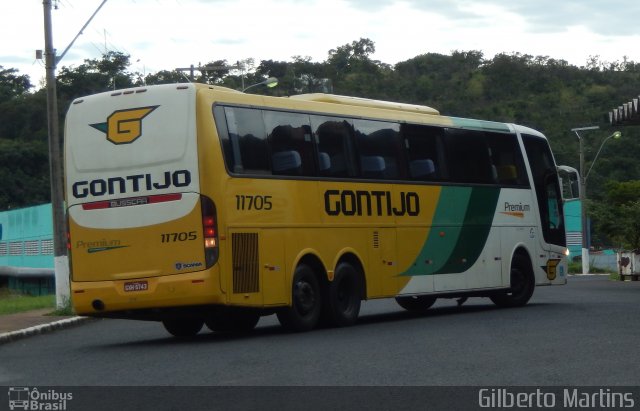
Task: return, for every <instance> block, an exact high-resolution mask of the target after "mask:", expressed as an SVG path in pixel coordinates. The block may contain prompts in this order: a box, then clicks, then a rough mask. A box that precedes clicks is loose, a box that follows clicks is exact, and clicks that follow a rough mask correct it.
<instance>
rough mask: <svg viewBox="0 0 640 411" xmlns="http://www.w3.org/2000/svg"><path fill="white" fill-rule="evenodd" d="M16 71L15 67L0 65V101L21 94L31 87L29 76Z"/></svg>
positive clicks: (2, 101)
mask: <svg viewBox="0 0 640 411" xmlns="http://www.w3.org/2000/svg"><path fill="white" fill-rule="evenodd" d="M17 73H18V70H17V69H13V68H11V69H5V68H3V67H2V66H0V103H4V102H6V101H10V100H11V99H13V98H15V97H19V96H23V95H25V94H26V93H27V92H28V91H29V90H30V89H31V88H32V87H33V86H32V85H31V81H30V80H29V76H27V75H18V74H17Z"/></svg>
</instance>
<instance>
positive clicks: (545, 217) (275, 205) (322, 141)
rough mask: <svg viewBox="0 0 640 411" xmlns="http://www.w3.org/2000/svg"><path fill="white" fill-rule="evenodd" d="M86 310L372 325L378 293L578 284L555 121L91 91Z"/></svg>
mask: <svg viewBox="0 0 640 411" xmlns="http://www.w3.org/2000/svg"><path fill="white" fill-rule="evenodd" d="M65 179H66V201H67V207H68V208H67V218H68V226H69V236H68V247H69V260H70V275H71V292H72V301H73V304H74V307H75V310H76V311H77V313H78V314H81V315H89V316H97V317H113V318H130V319H141V320H154V321H162V322H163V324H164V326H165V328H166V329H167V331H168V332H169V333H171V334H173V335H175V336H192V335H195V334H197V333H198V332H200V330H201V329H202V327H203V325H205V324H206V326H207V327H208V328H209V329H211V330H212V331H246V330H250V329H252V328H253V327H255V325H256V324H257V322H258V320H259V318H260V316H263V315H270V314H276V315H277V317H278V319H279V321H280V323H281V324H282V325H283V326H284V327H285V328H287V329H289V330H294V331H307V330H311V329H313V328H314V327H316V326H317V325H318V324H323V325H332V326H347V325H351V324H353V323H354V322H355V321H356V320H357V318H358V314H359V311H360V306H361V301H362V300H368V299H375V298H395V299H396V301H397V302H398V304H399V305H400V306H401V307H403V308H404V309H407V310H409V311H416V312H421V311H424V310H426V309H427V308H429V307H430V306H431V305H432V304H433V303H434V301H435V300H436V299H437V298H439V297H444V298H460V299H461V300H460V301H464V299H466V298H467V297H488V298H490V299H491V300H492V301H493V302H494V303H495V304H497V305H500V306H521V305H524V304H526V303H527V302H528V300H529V299H530V297H531V295H532V293H533V291H534V288H535V286H537V285H551V284H565V283H566V273H567V263H566V250H567V249H566V242H565V227H564V220H563V212H562V201H561V191H560V186H559V182H558V173H557V170H556V165H555V161H554V158H553V155H552V153H551V150H550V148H549V144H548V142H547V140H546V138H545V137H544V136H543V135H542V134H541V133H539V132H537V131H535V130H532V129H530V128H526V127H522V126H518V125H513V124H504V123H497V122H489V121H480V120H471V119H462V118H455V117H448V116H444V115H440V113H439V112H438V111H437V110H435V109H433V108H430V107H426V106H417V105H409V104H401V103H393V102H384V101H378V100H369V99H361V98H354V97H346V96H338V95H329V94H306V95H296V96H291V97H286V98H285V97H266V96H260V95H251V94H245V93H242V92H238V91H234V90H230V89H226V88H222V87H216V86H208V85H202V84H173V85H158V86H148V87H141V88H132V89H126V90H120V91H114V92H107V93H101V94H96V95H91V96H87V97H83V98H79V99H76V100H75V101H73V103H72V104H71V107H70V109H69V111H68V114H67V117H66V124H65Z"/></svg>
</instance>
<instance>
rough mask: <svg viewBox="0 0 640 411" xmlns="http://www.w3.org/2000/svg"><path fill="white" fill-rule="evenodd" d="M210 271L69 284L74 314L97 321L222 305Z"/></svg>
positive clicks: (221, 296)
mask: <svg viewBox="0 0 640 411" xmlns="http://www.w3.org/2000/svg"><path fill="white" fill-rule="evenodd" d="M212 271H213V270H206V271H198V272H194V273H185V274H175V275H166V276H160V277H150V278H140V279H135V280H113V281H92V282H75V281H72V282H71V299H72V302H73V306H74V309H75V311H76V313H77V314H79V315H89V316H100V317H109V316H111V315H109V313H115V312H122V313H124V312H132V313H133V312H136V311H137V310H148V309H156V308H159V307H180V306H194V305H211V304H223V303H224V300H225V298H224V294H223V293H222V291H221V290H220V282H219V280H218V275H214V274H213V273H212ZM118 317H119V318H125V317H126V315H119V316H118Z"/></svg>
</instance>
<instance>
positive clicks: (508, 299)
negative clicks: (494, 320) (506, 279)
mask: <svg viewBox="0 0 640 411" xmlns="http://www.w3.org/2000/svg"><path fill="white" fill-rule="evenodd" d="M510 284H511V287H510V288H509V290H507V291H505V292H501V293H498V294H494V295H492V296H491V297H490V298H491V301H493V303H494V304H495V305H497V306H498V307H521V306H523V305H525V304H526V303H527V302H529V299H530V298H531V296H532V295H533V290H534V289H535V287H536V280H535V277H534V275H533V270H532V268H531V264H530V263H529V260H528V259H527V258H526V257H523V256H522V255H514V256H513V260H512V261H511V274H510Z"/></svg>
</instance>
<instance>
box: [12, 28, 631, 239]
mask: <svg viewBox="0 0 640 411" xmlns="http://www.w3.org/2000/svg"><path fill="white" fill-rule="evenodd" d="M374 53H375V44H374V42H373V41H371V40H369V39H362V38H361V39H359V40H356V41H353V42H351V43H348V44H344V45H342V46H339V47H336V48H335V49H331V50H329V51H328V53H327V58H326V60H325V61H322V62H313V61H311V59H310V58H309V57H304V56H294V57H292V58H291V60H290V61H274V60H262V61H260V62H256V61H255V60H253V59H246V60H244V61H241V62H238V63H234V64H229V63H228V62H227V61H226V60H213V61H210V62H209V63H207V64H204V65H202V66H201V67H196V70H194V74H195V75H194V78H193V81H196V82H202V83H207V84H215V85H221V86H225V87H230V88H233V89H241V88H242V87H243V85H245V86H247V85H250V84H254V83H256V82H260V81H262V80H264V79H266V78H267V77H277V78H278V79H279V85H278V87H276V88H272V89H267V88H253V89H252V92H255V93H263V94H270V95H277V96H286V95H292V94H299V93H307V92H331V93H334V94H343V95H350V96H358V97H367V98H374V99H381V100H391V101H399V102H405V103H413V104H422V105H428V106H431V107H435V108H437V109H438V110H439V111H440V112H441V113H442V114H445V115H451V116H456V117H471V118H479V119H484V120H493V121H500V122H513V123H518V124H522V125H525V126H529V127H532V128H535V129H537V130H540V131H541V132H543V133H544V134H545V135H546V136H547V137H548V138H549V141H550V143H551V146H552V148H553V150H554V154H555V156H556V160H557V162H558V163H559V164H566V165H570V166H573V167H575V168H578V162H579V159H578V139H577V137H576V135H575V134H573V133H572V132H571V131H570V130H571V129H572V128H575V127H582V126H591V125H600V127H601V130H598V131H591V132H589V133H588V134H585V135H584V136H583V137H584V141H585V147H586V154H585V156H586V159H587V166H589V162H590V161H591V160H592V159H593V158H594V156H595V154H596V152H597V151H598V149H599V147H600V144H601V143H602V141H603V140H604V139H605V137H606V136H608V135H610V134H611V133H612V132H613V131H615V130H614V129H612V128H611V127H609V124H608V119H607V118H605V116H606V113H608V111H609V110H611V109H613V108H614V107H617V106H618V105H619V104H620V103H621V102H622V101H627V100H629V99H631V98H633V97H637V96H638V94H640V63H635V62H633V61H628V60H626V59H623V60H622V61H616V62H603V61H600V60H599V58H598V57H597V56H594V57H592V58H590V59H589V61H587V62H585V65H584V66H581V67H577V66H574V65H571V64H569V63H568V62H566V61H564V60H556V59H551V58H548V57H545V56H531V55H527V54H520V53H510V54H507V53H503V54H498V55H496V56H494V57H493V58H486V57H485V56H484V55H483V53H482V52H480V51H475V50H472V51H453V52H451V54H450V55H443V54H437V53H426V54H421V55H418V56H415V57H413V58H411V59H409V60H406V61H402V62H399V63H397V64H395V65H390V64H387V63H384V62H381V61H378V60H374V59H372V57H371V56H372V55H373V54H374ZM205 61H206V60H205ZM189 76H190V73H185V72H180V71H175V70H166V71H160V72H157V73H150V74H146V75H143V74H141V73H138V72H134V71H130V57H129V56H128V55H125V54H122V53H119V52H108V53H107V54H105V55H103V56H102V58H100V59H88V60H85V62H84V63H83V64H81V65H79V66H77V67H73V68H71V67H62V68H60V69H59V70H58V73H57V87H58V99H59V101H58V107H59V108H60V125H61V128H62V127H63V124H64V113H65V111H66V109H67V107H68V106H69V104H70V102H71V101H72V100H73V99H74V98H77V97H80V96H83V95H87V94H92V93H97V92H102V91H107V90H113V89H114V88H126V87H131V86H139V85H143V84H147V85H151V84H162V83H176V82H186V81H188V80H189V79H188V78H187V77H189ZM621 131H622V138H621V139H619V140H610V141H609V142H608V143H607V144H606V145H605V146H604V147H603V149H602V152H601V153H600V156H599V158H598V163H597V164H596V166H595V167H594V168H593V169H592V171H591V174H590V175H589V179H588V188H589V190H588V192H589V198H590V199H591V202H592V203H593V204H592V207H591V210H593V214H592V216H593V218H594V220H595V223H596V232H597V233H598V234H599V235H598V236H597V238H598V239H599V240H600V241H601V242H607V243H610V245H616V246H618V245H619V246H626V247H629V246H633V244H630V243H629V242H628V240H627V236H622V237H621V236H620V235H618V234H619V233H620V232H621V231H620V230H619V226H618V225H617V224H622V223H617V222H616V221H613V222H612V221H610V219H612V218H615V219H618V220H621V221H622V220H625V221H626V220H627V217H624V216H627V214H628V213H632V214H633V213H636V214H637V212H638V211H640V202H639V201H640V186H639V185H638V184H637V182H636V181H637V180H640V162H638V161H637V156H636V153H638V152H639V151H638V149H639V148H640V139H639V137H640V130H639V128H638V127H626V128H624V129H622V130H621ZM61 135H62V130H61ZM47 156H48V152H47V118H46V91H45V90H44V89H35V88H34V87H33V85H32V84H31V80H30V78H29V77H28V76H26V75H22V74H20V73H19V72H18V71H17V70H16V69H12V68H4V67H1V66H0V178H1V180H0V181H2V184H1V185H0V210H6V209H9V208H18V207H24V206H30V205H36V204H41V203H46V202H49V196H50V192H49V191H50V189H49V175H48V173H49V167H48V158H47ZM620 192H624V193H625V195H620ZM614 209H615V210H614ZM634 210H635V211H634ZM614 211H615V212H614ZM628 223H629V222H628V221H627V224H628ZM612 224H613V226H614V227H612ZM616 227H617V228H616ZM616 230H618V231H617V233H618V234H616ZM639 246H640V244H637V245H635V247H639Z"/></svg>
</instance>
